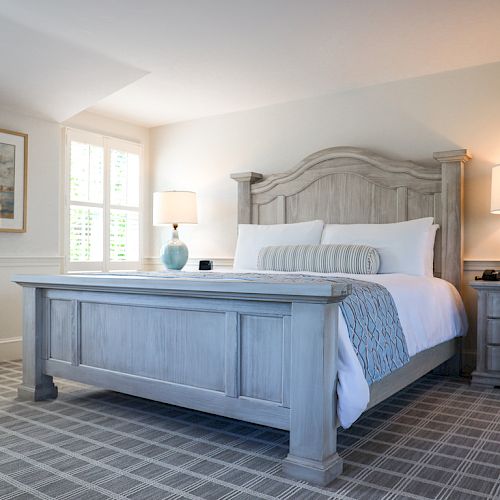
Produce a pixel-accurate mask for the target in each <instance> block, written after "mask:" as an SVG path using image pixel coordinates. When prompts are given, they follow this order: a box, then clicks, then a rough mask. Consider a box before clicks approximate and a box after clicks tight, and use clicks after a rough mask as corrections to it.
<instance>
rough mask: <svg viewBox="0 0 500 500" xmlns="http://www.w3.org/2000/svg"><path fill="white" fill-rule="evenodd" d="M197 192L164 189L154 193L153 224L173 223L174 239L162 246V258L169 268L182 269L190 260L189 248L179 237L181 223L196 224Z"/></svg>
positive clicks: (164, 224)
mask: <svg viewBox="0 0 500 500" xmlns="http://www.w3.org/2000/svg"><path fill="white" fill-rule="evenodd" d="M197 222H198V216H197V209H196V193H193V192H192V191H162V192H157V193H153V225H155V226H166V225H169V224H172V226H173V228H174V229H173V231H172V239H171V240H170V241H169V242H168V243H166V244H165V245H163V246H162V248H161V251H160V259H161V261H162V263H163V265H164V266H165V267H166V268H167V269H175V270H180V269H182V268H183V267H184V266H185V265H186V262H187V260H188V255H189V252H188V248H187V246H186V244H185V243H183V242H182V241H181V240H180V239H179V233H178V232H177V227H178V226H179V224H196V223H197Z"/></svg>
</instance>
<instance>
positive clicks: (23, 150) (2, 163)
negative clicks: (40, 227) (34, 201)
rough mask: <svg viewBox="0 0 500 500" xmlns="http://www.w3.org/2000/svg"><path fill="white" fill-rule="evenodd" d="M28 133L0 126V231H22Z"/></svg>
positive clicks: (23, 226)
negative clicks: (4, 128) (0, 127)
mask: <svg viewBox="0 0 500 500" xmlns="http://www.w3.org/2000/svg"><path fill="white" fill-rule="evenodd" d="M27 167H28V135H27V134H22V133H20V132H12V131H11V130H3V129H0V232H11V233H24V232H25V231H26V183H27Z"/></svg>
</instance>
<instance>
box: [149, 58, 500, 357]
mask: <svg viewBox="0 0 500 500" xmlns="http://www.w3.org/2000/svg"><path fill="white" fill-rule="evenodd" d="M499 88H500V64H492V65H486V66H480V67H476V68H470V69H466V70H460V71H453V72H447V73H441V74H438V75H431V76H427V77H421V78H415V79H410V80H404V81H399V82H394V83H388V84H384V85H377V86H373V87H369V88H364V89H358V90H353V91H349V92H344V93H338V94H334V95H328V96H324V97H320V98H315V99H308V100H304V101H297V102H290V103H286V104H281V105H275V106H270V107H265V108H260V109H256V110H252V111H246V112H239V113H232V114H227V115H222V116H216V117H212V118H206V119H201V120H196V121H191V122H185V123H178V124H173V125H169V126H163V127H157V128H154V129H152V130H151V136H150V140H151V147H150V159H151V168H152V171H151V172H152V190H162V189H191V190H195V191H197V192H198V194H199V207H200V208H199V224H198V225H197V226H185V227H181V231H182V238H183V239H184V240H185V241H186V242H188V245H189V247H190V250H191V255H193V256H194V257H222V258H228V257H232V255H233V252H234V247H235V242H236V201H237V199H236V183H235V182H234V181H232V180H231V179H230V178H229V174H230V173H231V172H241V171H248V170H253V171H256V172H261V173H264V174H270V173H273V172H281V171H283V170H286V169H289V168H291V167H292V166H294V165H295V164H296V163H297V162H298V161H300V160H301V159H302V158H304V157H305V156H307V155H308V154H310V153H312V152H314V151H317V150H319V149H322V148H325V147H330V146H340V145H343V146H357V147H363V148H367V149H370V150H373V151H375V152H378V153H380V154H382V155H386V156H389V157H393V158H398V159H410V160H414V161H417V162H423V163H428V164H434V162H433V160H432V153H433V152H434V151H443V150H448V149H456V148H469V149H470V151H471V152H472V154H473V157H474V159H473V160H472V161H471V162H469V164H468V165H467V167H466V176H465V178H466V181H465V258H466V259H472V260H500V217H498V216H496V215H491V214H490V213H489V189H490V170H491V167H492V165H494V164H495V162H500V94H499V91H498V89H499ZM167 234H168V233H167V231H166V230H165V229H162V230H159V229H158V228H154V230H153V231H152V233H151V241H150V249H149V252H150V256H151V257H152V260H151V262H154V257H155V256H156V255H157V254H158V248H159V247H160V245H161V242H162V241H163V240H164V239H166V237H167ZM476 266H477V267H479V268H481V264H477V265H476ZM473 274H474V271H468V273H467V276H466V278H467V279H469V278H470V277H471V276H473ZM465 294H466V302H467V304H468V309H469V310H470V311H472V309H473V307H474V297H473V296H471V294H470V291H469V290H465ZM470 317H471V318H472V319H473V315H472V313H471V316H470ZM473 330H474V328H472V334H471V335H470V336H469V338H468V340H467V341H466V344H465V350H466V352H468V353H469V354H470V353H473V351H474V342H475V341H474V333H473ZM467 363H468V364H472V363H473V359H472V360H471V358H470V356H469V358H468V360H467Z"/></svg>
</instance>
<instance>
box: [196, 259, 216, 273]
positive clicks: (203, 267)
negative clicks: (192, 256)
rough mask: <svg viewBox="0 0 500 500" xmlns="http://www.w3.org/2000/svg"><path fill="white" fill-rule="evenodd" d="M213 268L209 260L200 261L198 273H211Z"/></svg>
mask: <svg viewBox="0 0 500 500" xmlns="http://www.w3.org/2000/svg"><path fill="white" fill-rule="evenodd" d="M213 267H214V263H213V261H211V260H200V266H199V267H198V269H199V270H200V271H211V270H212V269H213Z"/></svg>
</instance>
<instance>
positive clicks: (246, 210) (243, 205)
mask: <svg viewBox="0 0 500 500" xmlns="http://www.w3.org/2000/svg"><path fill="white" fill-rule="evenodd" d="M262 178H263V175H262V174H258V173H257V172H241V173H239V174H231V179H234V180H235V181H236V182H237V183H238V224H252V222H253V221H252V184H253V183H254V182H257V181H260V180H261V179H262Z"/></svg>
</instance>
